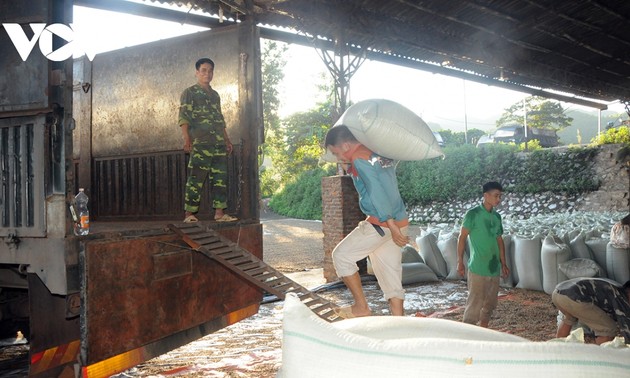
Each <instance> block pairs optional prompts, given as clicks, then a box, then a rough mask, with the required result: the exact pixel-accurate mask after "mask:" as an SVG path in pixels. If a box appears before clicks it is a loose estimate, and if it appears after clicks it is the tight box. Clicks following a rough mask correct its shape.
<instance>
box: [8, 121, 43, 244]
mask: <svg viewBox="0 0 630 378" xmlns="http://www.w3.org/2000/svg"><path fill="white" fill-rule="evenodd" d="M44 125H45V117H44V116H37V117H21V118H4V119H0V171H1V172H2V176H1V178H0V193H1V194H2V195H1V196H0V236H9V235H13V237H16V238H17V237H25V236H44V235H46V217H45V211H44V207H45V201H44V131H45V127H44ZM0 252H1V248H0ZM0 255H1V253H0Z"/></svg>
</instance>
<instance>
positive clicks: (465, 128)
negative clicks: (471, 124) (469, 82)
mask: <svg viewBox="0 0 630 378" xmlns="http://www.w3.org/2000/svg"><path fill="white" fill-rule="evenodd" d="M462 83H464V144H468V111H467V110H466V80H463V79H462Z"/></svg>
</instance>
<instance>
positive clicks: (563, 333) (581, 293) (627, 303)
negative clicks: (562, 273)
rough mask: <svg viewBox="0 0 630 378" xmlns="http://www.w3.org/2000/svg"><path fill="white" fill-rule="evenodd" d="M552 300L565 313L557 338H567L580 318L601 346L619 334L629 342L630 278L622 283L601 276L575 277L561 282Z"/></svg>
mask: <svg viewBox="0 0 630 378" xmlns="http://www.w3.org/2000/svg"><path fill="white" fill-rule="evenodd" d="M551 301H552V302H553V304H554V305H555V306H556V307H557V308H558V310H559V311H560V312H561V313H562V321H561V323H560V324H559V325H558V332H557V334H556V336H557V337H567V336H568V335H569V333H570V332H571V328H572V327H573V325H574V324H575V323H576V322H577V321H580V323H582V324H584V325H586V326H587V327H589V328H590V329H591V331H593V332H594V333H595V343H596V344H598V345H599V344H602V343H605V342H607V341H612V340H613V339H614V338H615V336H617V334H619V333H621V335H622V336H623V338H624V339H625V343H626V344H630V281H628V282H626V283H625V284H624V285H623V286H621V285H619V284H618V283H616V282H614V281H611V280H606V279H601V278H574V279H572V280H568V281H564V282H560V283H559V284H558V285H557V286H556V289H555V290H554V292H553V293H552V294H551Z"/></svg>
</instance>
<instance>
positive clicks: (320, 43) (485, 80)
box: [260, 29, 608, 110]
mask: <svg viewBox="0 0 630 378" xmlns="http://www.w3.org/2000/svg"><path fill="white" fill-rule="evenodd" d="M260 36H261V37H263V38H267V39H273V40H277V41H283V42H287V43H296V44H299V45H303V46H317V48H319V49H327V50H333V51H334V49H335V45H334V42H333V41H328V40H323V39H313V38H309V37H306V36H303V35H298V34H288V33H286V32H281V31H277V30H271V29H261V31H260ZM349 51H350V52H351V53H352V54H353V55H356V56H365V57H366V58H367V59H372V60H376V61H379V62H384V63H390V64H395V65H398V66H403V67H408V68H413V69H417V70H421V71H427V72H431V73H434V74H441V75H445V76H452V77H457V78H460V79H464V80H468V81H474V82H477V83H481V84H486V85H491V86H494V87H498V88H503V89H509V90H512V91H518V92H524V93H529V94H531V95H533V96H541V97H545V98H553V99H555V100H558V101H563V102H569V103H573V104H578V105H583V106H587V107H590V108H595V109H601V110H606V109H608V106H607V105H606V104H603V103H600V102H596V101H591V100H587V99H582V98H577V97H571V96H565V95H561V94H557V93H552V92H547V91H544V90H542V89H540V88H532V87H526V86H523V85H518V84H514V83H510V82H506V81H500V80H496V79H492V78H489V77H486V76H479V75H473V74H470V73H467V72H463V71H458V70H454V69H451V68H446V67H442V66H438V65H434V64H429V63H425V62H421V61H417V60H411V59H407V58H402V57H398V56H395V55H387V54H383V53H380V52H375V51H370V50H368V51H364V50H360V49H358V48H354V47H349Z"/></svg>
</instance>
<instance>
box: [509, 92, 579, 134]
mask: <svg viewBox="0 0 630 378" xmlns="http://www.w3.org/2000/svg"><path fill="white" fill-rule="evenodd" d="M524 109H525V110H527V126H529V127H533V128H538V129H550V130H556V131H559V130H562V129H564V128H565V127H568V126H571V122H572V121H573V118H571V117H569V116H567V115H566V114H565V109H563V108H562V105H561V104H560V103H559V102H555V101H550V100H547V99H545V98H543V97H538V96H530V97H527V98H526V99H525V101H524V104H523V101H519V102H517V103H515V104H513V105H512V106H510V107H509V108H507V109H505V111H504V112H503V114H502V115H501V117H500V118H499V119H498V120H497V127H501V126H505V125H509V124H514V123H516V124H519V125H523V122H524V119H523V111H524Z"/></svg>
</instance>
